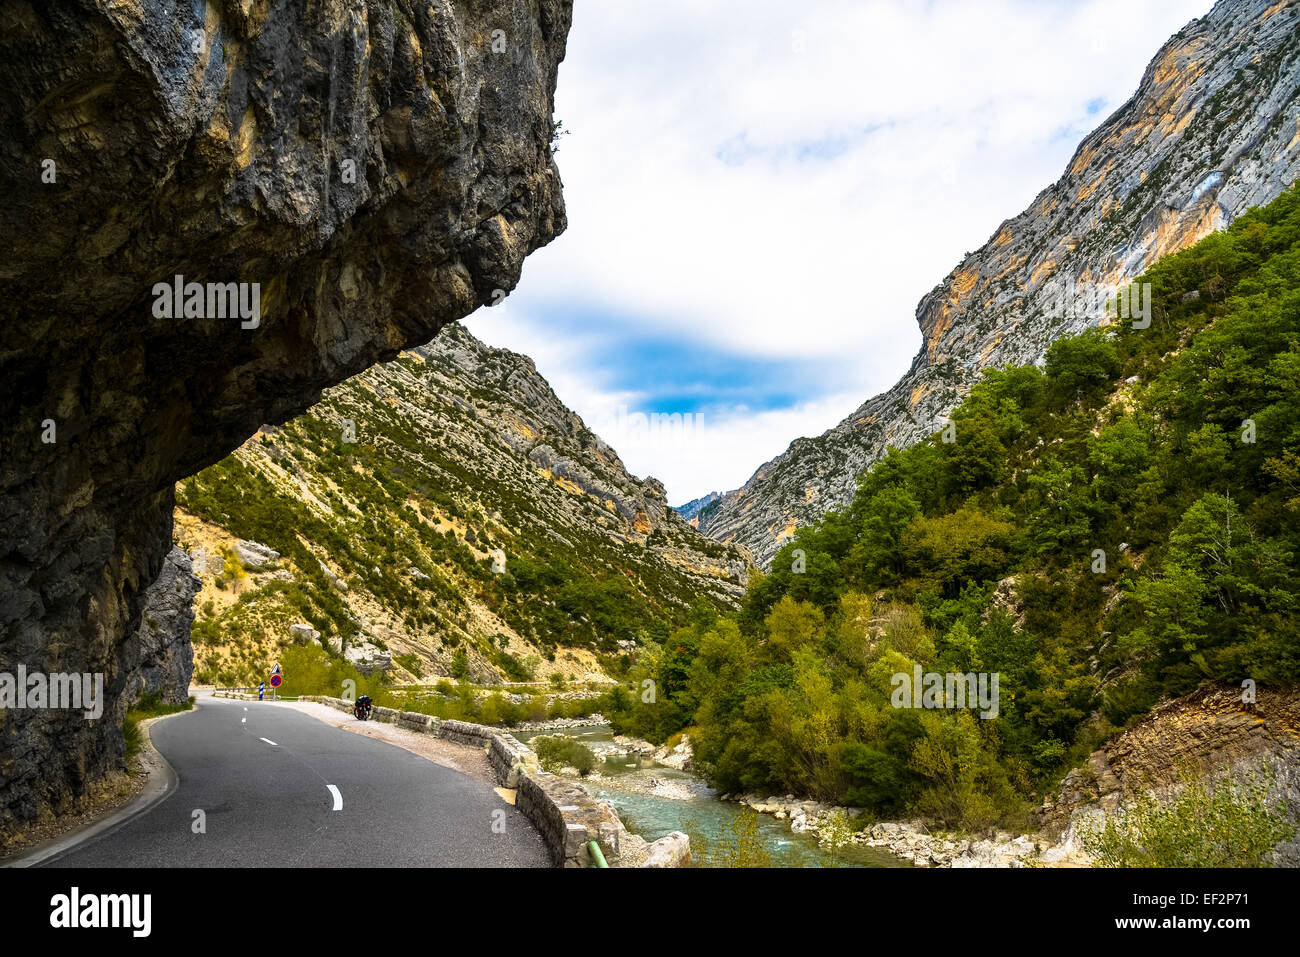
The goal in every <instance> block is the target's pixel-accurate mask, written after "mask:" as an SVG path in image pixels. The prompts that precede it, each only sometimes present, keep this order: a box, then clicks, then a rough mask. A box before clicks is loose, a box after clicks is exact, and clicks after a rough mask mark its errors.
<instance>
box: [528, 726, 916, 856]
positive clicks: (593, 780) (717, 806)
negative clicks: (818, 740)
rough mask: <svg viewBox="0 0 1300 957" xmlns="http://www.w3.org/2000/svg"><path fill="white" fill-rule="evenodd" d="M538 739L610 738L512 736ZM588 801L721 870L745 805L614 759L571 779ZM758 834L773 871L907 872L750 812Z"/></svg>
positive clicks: (657, 767) (590, 729)
mask: <svg viewBox="0 0 1300 957" xmlns="http://www.w3.org/2000/svg"><path fill="white" fill-rule="evenodd" d="M545 734H567V735H570V736H571V737H574V738H576V739H578V740H579V741H582V742H583V743H585V744H588V745H592V746H594V745H599V744H609V743H611V742H612V741H613V740H614V734H613V731H612V730H611V729H610V727H609V725H605V724H602V725H588V726H585V727H575V728H565V729H562V730H559V731H526V732H516V733H515V737H516V738H517V739H519V740H520V741H522V742H527V741H529V740H531V739H532V738H535V737H538V736H539V735H545ZM574 780H576V781H580V782H581V783H582V785H583V786H584V787H585V788H586V789H587V790H588V791H590V792H591V793H592V794H593V795H594V796H595V797H597V798H600V799H602V800H608V801H610V802H611V803H612V804H613V805H614V807H615V808H616V809H617V810H618V815H619V817H620V818H622V819H623V823H624V824H626V825H627V829H628V830H629V831H631V832H632V833H634V834H640V835H641V836H642V837H644V838H645V839H646V840H647V841H654V840H657V839H658V838H661V837H663V836H664V835H665V834H668V833H670V832H672V831H682V832H684V833H685V834H687V835H689V836H690V839H691V859H692V864H693V866H695V867H716V866H722V865H724V864H725V863H726V862H725V857H724V848H723V837H724V835H725V834H726V828H727V826H728V825H734V824H735V823H736V822H738V821H739V819H740V818H741V815H746V814H752V813H753V812H751V811H749V810H748V809H747V808H743V807H741V806H740V805H739V804H734V803H731V802H729V801H719V800H718V796H719V795H718V792H717V791H715V790H713V789H712V788H710V787H709V786H708V785H707V784H706V783H705V782H704V781H703V780H702V779H700V778H699V777H696V776H695V775H694V774H691V773H689V772H687V771H678V770H677V769H676V768H669V767H665V766H664V765H662V764H657V763H655V762H654V761H651V760H650V759H649V758H646V757H638V756H637V755H619V756H617V757H609V758H606V759H605V760H604V761H600V760H599V759H598V760H597V764H596V769H595V771H594V772H593V773H592V774H591V775H590V776H588V777H586V778H574ZM755 817H756V818H757V837H758V840H759V841H760V842H761V844H762V846H763V848H764V850H766V851H767V853H768V855H769V856H770V857H771V860H772V866H773V867H910V866H911V865H910V864H909V863H908V862H907V861H904V860H901V859H899V858H897V857H894V856H893V855H892V854H889V853H888V852H886V851H883V850H880V849H878V848H870V847H859V846H856V845H850V846H849V847H845V848H841V849H840V850H837V851H831V850H828V849H826V848H824V847H822V846H821V845H819V844H818V843H817V838H816V837H815V836H813V835H811V834H796V833H794V832H793V831H791V830H790V823H789V822H788V821H780V820H777V819H776V818H774V817H772V816H771V815H768V814H757V815H755Z"/></svg>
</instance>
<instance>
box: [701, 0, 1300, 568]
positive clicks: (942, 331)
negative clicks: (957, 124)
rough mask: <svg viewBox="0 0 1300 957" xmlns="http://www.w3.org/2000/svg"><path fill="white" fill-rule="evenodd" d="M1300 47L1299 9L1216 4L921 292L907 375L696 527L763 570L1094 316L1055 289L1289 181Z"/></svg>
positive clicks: (1295, 167)
mask: <svg viewBox="0 0 1300 957" xmlns="http://www.w3.org/2000/svg"><path fill="white" fill-rule="evenodd" d="M1298 38H1300V4H1295V3H1270V2H1267V0H1220V2H1219V3H1218V4H1216V5H1215V7H1214V8H1213V10H1211V11H1210V13H1208V14H1207V15H1206V16H1205V17H1203V18H1202V19H1200V20H1194V21H1192V22H1191V23H1189V24H1188V25H1187V26H1186V27H1184V28H1183V29H1182V30H1180V31H1179V32H1178V33H1177V34H1176V35H1175V36H1174V37H1173V38H1172V39H1170V40H1169V42H1168V43H1166V44H1165V45H1164V47H1162V48H1161V50H1160V52H1159V53H1157V54H1156V56H1155V59H1153V60H1152V61H1151V63H1150V65H1149V66H1148V67H1147V70H1146V73H1145V74H1144V76H1143V78H1142V83H1141V85H1140V86H1139V87H1138V90H1137V92H1136V93H1135V94H1134V95H1133V97H1132V98H1131V99H1130V100H1129V101H1128V102H1127V103H1125V104H1124V106H1122V107H1121V108H1120V109H1119V110H1117V111H1116V112H1115V113H1114V114H1113V115H1112V116H1111V117H1110V118H1109V119H1108V120H1106V122H1105V123H1103V124H1102V125H1101V126H1100V127H1098V128H1097V129H1096V130H1095V131H1094V132H1093V133H1092V134H1091V135H1089V136H1088V137H1087V138H1086V139H1085V140H1084V141H1083V143H1082V144H1080V146H1079V148H1078V150H1077V151H1076V152H1075V154H1074V158H1073V159H1072V160H1071V162H1070V165H1069V167H1068V168H1067V169H1066V171H1065V173H1064V174H1063V175H1062V176H1061V178H1060V179H1059V180H1057V181H1056V183H1054V184H1053V185H1051V186H1049V187H1048V188H1047V189H1045V190H1043V192H1041V193H1040V194H1039V195H1038V197H1037V198H1036V199H1035V200H1034V202H1033V204H1032V205H1031V206H1030V207H1029V208H1028V209H1026V210H1025V211H1024V212H1022V213H1021V214H1020V215H1019V216H1016V217H1015V218H1013V219H1009V220H1007V221H1006V222H1004V223H1003V224H1002V225H1001V226H999V227H998V228H997V230H995V231H994V233H993V236H992V238H991V239H990V240H989V241H988V242H987V243H985V244H984V246H983V247H982V248H980V249H979V250H978V251H976V252H974V253H972V254H970V255H969V256H967V257H966V258H965V259H964V260H963V261H962V262H961V263H960V264H959V265H958V266H957V268H956V269H954V270H953V271H952V272H951V273H949V274H948V276H946V277H945V278H944V280H943V282H941V283H940V284H939V285H937V286H936V287H935V288H934V289H933V290H932V291H931V292H930V293H929V294H928V295H926V296H925V297H924V298H923V299H922V300H921V302H920V304H919V305H918V306H917V311H916V319H917V322H918V323H919V325H920V327H921V332H922V336H923V344H922V347H921V351H920V352H919V353H918V354H917V356H916V358H915V359H914V360H913V362H912V367H911V368H910V369H909V370H908V372H907V374H906V375H904V376H903V378H902V379H900V380H899V381H898V383H896V384H895V385H894V386H893V387H892V388H891V389H890V390H889V391H887V392H885V393H883V394H881V395H878V396H875V397H874V398H872V399H869V400H868V401H866V402H865V403H863V404H862V406H860V407H859V408H858V409H857V411H855V412H854V413H853V414H852V415H850V416H849V417H848V418H847V419H845V420H844V421H843V422H841V423H840V424H839V425H837V426H836V427H835V428H834V429H831V430H830V431H828V432H825V433H823V434H822V435H821V436H819V437H817V438H811V439H798V440H796V441H795V442H794V443H793V444H792V445H791V446H790V448H789V449H787V450H786V451H785V452H784V453H782V454H781V455H780V456H778V457H777V458H775V459H773V460H772V461H770V462H768V463H766V464H764V465H763V466H761V467H760V468H759V469H758V471H757V472H755V473H754V476H753V477H752V478H751V479H750V480H749V481H748V482H747V483H746V484H745V485H744V487H742V488H740V489H737V490H736V491H734V492H730V493H728V494H727V495H726V496H724V498H723V500H722V501H721V502H719V503H717V504H716V505H713V506H711V507H710V508H708V509H707V510H705V511H703V512H701V514H700V516H699V521H700V528H701V531H705V532H706V533H707V534H709V535H711V536H713V537H714V538H717V539H719V540H722V541H730V542H735V543H737V544H740V545H743V546H745V547H747V548H748V549H749V550H750V551H751V552H752V553H753V554H754V556H755V558H756V560H757V561H758V563H759V564H761V565H763V566H764V567H766V566H767V565H768V564H769V563H770V562H771V559H772V556H773V554H774V553H775V551H776V549H777V548H778V547H779V545H780V543H781V542H782V541H783V540H784V539H785V538H787V537H788V536H789V535H791V534H793V532H794V529H795V528H797V527H798V526H799V525H802V524H806V523H808V522H811V521H814V520H815V519H817V518H818V517H819V516H821V515H822V514H824V513H825V512H826V511H827V510H828V509H831V508H836V507H839V506H842V505H844V504H846V503H847V502H848V501H849V500H850V499H851V498H852V496H853V491H854V488H855V480H856V477H857V475H858V474H859V473H861V472H862V471H863V470H864V469H866V468H868V467H870V466H871V465H872V463H874V462H875V461H876V460H877V459H878V458H879V457H880V456H881V455H883V454H884V451H885V450H886V449H887V448H888V447H890V446H898V447H902V446H906V445H909V444H911V443H912V442H915V441H916V440H917V439H919V438H922V437H924V436H926V435H929V434H931V433H933V432H935V431H936V430H937V429H938V428H939V427H940V423H941V421H942V419H943V417H944V416H945V415H946V414H947V413H948V412H950V411H951V410H952V408H953V407H954V406H955V405H957V403H958V402H959V401H960V398H961V396H962V395H964V394H965V392H966V391H967V390H968V389H969V388H970V386H971V384H972V383H973V382H974V381H975V380H976V379H977V378H978V376H979V374H980V373H981V371H982V370H984V369H987V368H991V367H997V366H1004V365H1012V364H1024V363H1031V362H1037V361H1039V360H1041V359H1042V357H1043V355H1044V354H1045V352H1046V350H1047V347H1048V345H1049V344H1050V343H1051V342H1052V341H1053V340H1054V339H1056V338H1059V337H1060V336H1062V335H1068V334H1073V333H1078V332H1081V331H1083V329H1085V328H1087V327H1088V326H1089V325H1096V324H1097V323H1098V319H1097V318H1096V317H1089V316H1085V315H1078V314H1077V313H1079V312H1082V311H1083V310H1079V309H1064V310H1062V309H1058V308H1053V300H1055V299H1057V296H1056V289H1058V288H1059V287H1061V286H1065V285H1066V284H1067V283H1073V284H1075V288H1076V289H1078V290H1079V291H1082V290H1083V289H1085V288H1101V289H1105V288H1107V287H1110V286H1113V285H1117V284H1120V283H1122V282H1124V281H1125V280H1128V279H1131V278H1133V277H1136V276H1138V275H1139V274H1141V272H1142V271H1143V269H1145V268H1146V267H1148V266H1150V265H1151V264H1152V263H1154V262H1155V261H1156V260H1157V259H1159V258H1160V257H1161V256H1164V255H1165V254H1167V253H1170V252H1174V251H1176V250H1179V249H1182V248H1184V247H1187V246H1190V245H1192V244H1193V243H1195V242H1196V241H1197V240H1199V239H1201V238H1203V237H1204V236H1205V235H1206V234H1207V233H1210V232H1212V231H1213V230H1215V229H1220V228H1222V227H1224V226H1226V225H1228V223H1230V222H1231V221H1232V220H1233V219H1234V218H1235V217H1237V216H1239V215H1240V214H1241V213H1243V212H1245V211H1246V210H1248V209H1250V208H1251V207H1253V206H1258V205H1260V204H1262V203H1266V202H1268V201H1269V200H1271V199H1273V198H1274V197H1276V196H1277V195H1278V194H1279V193H1280V192H1282V191H1283V190H1284V189H1285V188H1286V187H1287V186H1289V185H1291V183H1293V182H1294V181H1295V178H1296V174H1297V172H1298V171H1300V39H1298ZM1153 39H1154V38H1153ZM1098 68H1099V69H1104V68H1105V64H1104V63H1099V64H1098ZM1062 313H1065V314H1062ZM1071 313H1074V314H1071Z"/></svg>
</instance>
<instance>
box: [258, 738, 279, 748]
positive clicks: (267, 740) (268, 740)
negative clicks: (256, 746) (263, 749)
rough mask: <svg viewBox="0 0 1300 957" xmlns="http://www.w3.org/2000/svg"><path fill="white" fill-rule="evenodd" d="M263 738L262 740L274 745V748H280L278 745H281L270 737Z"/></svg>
mask: <svg viewBox="0 0 1300 957" xmlns="http://www.w3.org/2000/svg"><path fill="white" fill-rule="evenodd" d="M261 740H262V741H265V742H266V743H267V744H269V745H270V746H271V747H273V748H278V747H279V745H278V744H276V743H275V742H274V741H272V740H271V739H270V738H262V739H261Z"/></svg>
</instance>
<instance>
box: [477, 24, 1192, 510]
mask: <svg viewBox="0 0 1300 957" xmlns="http://www.w3.org/2000/svg"><path fill="white" fill-rule="evenodd" d="M1210 6H1211V2H1210V0H928V2H921V0H881V2H871V0H800V2H798V3H795V2H791V0H725V2H724V0H656V2H654V3H646V2H644V0H579V2H578V3H577V4H576V10H575V15H574V23H573V31H572V33H571V34H570V37H569V47H568V56H567V58H566V60H565V62H564V64H563V65H562V66H561V68H560V81H559V91H558V94H557V96H556V118H557V119H559V120H561V121H563V124H564V128H565V129H566V130H568V131H570V132H569V134H568V135H566V136H563V137H562V138H561V140H560V151H559V154H558V155H557V157H556V158H557V161H558V164H559V167H560V173H561V175H562V177H563V179H564V193H565V199H566V203H567V206H568V211H569V228H568V231H567V232H566V233H564V235H562V236H560V238H559V239H557V240H556V241H555V242H553V243H552V244H551V245H550V246H549V247H547V248H546V249H543V250H540V251H538V252H536V253H534V254H533V255H532V256H531V257H530V258H529V259H528V261H527V263H526V264H525V266H524V274H523V281H522V282H521V284H520V286H519V288H518V289H517V290H515V292H514V293H512V294H511V296H510V297H509V298H508V299H507V300H506V301H505V302H503V303H502V304H501V305H499V306H497V307H495V308H492V309H481V310H479V311H478V312H477V313H476V314H474V315H473V316H471V317H470V318H469V319H468V320H466V323H467V325H468V326H469V328H470V330H471V331H472V332H473V333H474V334H475V335H476V336H478V337H479V338H481V339H483V340H484V341H485V342H487V343H489V344H491V345H494V346H502V347H505V348H509V349H513V350H515V351H518V352H523V353H525V354H527V355H529V356H531V357H532V358H533V359H534V360H536V362H537V367H538V369H539V370H540V371H541V372H542V374H543V375H545V376H546V377H547V378H548V379H549V380H550V382H551V384H552V386H553V387H554V388H555V391H556V393H557V394H558V395H559V397H560V398H561V400H563V401H564V402H565V403H566V404H568V405H569V406H570V407H571V408H573V409H574V410H576V411H577V412H578V413H579V414H580V415H582V416H583V418H584V419H585V420H586V421H587V423H588V425H589V426H591V427H592V428H594V429H595V430H596V431H597V432H598V433H599V434H600V435H601V436H602V437H604V438H605V439H606V440H607V441H609V442H610V443H611V444H612V445H613V446H614V447H615V448H616V449H617V450H618V451H619V453H620V455H621V456H622V457H623V460H624V463H625V464H626V465H627V466H628V468H629V469H630V470H631V471H632V472H633V473H634V474H637V475H640V476H646V475H654V476H656V477H657V478H659V479H661V480H662V481H663V482H664V483H665V485H666V486H667V487H668V497H669V500H670V501H671V502H673V503H674V504H680V503H682V502H685V501H686V500H688V499H691V498H694V497H695V496H698V495H702V494H704V493H706V492H709V491H711V490H714V489H717V490H721V491H726V490H728V489H732V488H736V487H738V486H739V485H741V484H743V483H744V482H745V481H746V480H747V479H748V478H749V476H750V475H751V474H752V473H753V472H754V470H755V469H756V468H757V467H758V466H759V465H761V464H762V463H763V462H765V461H766V460H767V459H770V458H771V457H773V456H775V455H777V454H779V453H780V452H781V451H783V450H784V449H785V447H786V446H787V445H788V444H789V443H790V441H791V440H792V439H794V438H796V437H798V436H801V435H815V434H818V433H820V432H822V431H824V430H826V429H827V428H830V427H831V426H833V425H834V424H835V423H836V422H838V421H839V420H840V419H842V418H843V417H844V416H845V415H847V414H848V413H850V412H851V411H853V409H855V408H856V407H857V406H858V405H860V404H861V403H862V402H863V401H864V400H865V399H867V398H868V397H870V396H872V395H874V394H876V393H878V392H881V391H883V390H885V389H886V388H888V387H889V386H890V385H891V384H893V382H894V381H895V380H896V379H897V378H898V377H899V376H900V375H901V374H902V373H903V372H904V371H905V370H906V369H907V366H908V365H909V363H910V362H911V360H912V357H913V355H914V354H915V353H916V350H917V348H918V346H919V345H920V333H919V332H918V330H917V327H916V322H915V318H914V314H915V308H916V303H917V301H918V300H919V299H920V297H921V296H922V295H923V294H925V293H926V292H928V291H929V290H930V289H931V288H933V287H934V286H935V285H936V284H937V283H938V282H939V281H940V280H941V279H942V278H943V277H944V276H945V275H946V274H947V273H948V272H949V270H951V269H952V267H953V266H954V265H956V263H957V262H958V260H959V259H960V258H961V257H962V256H963V255H964V254H965V253H966V252H967V251H971V250H974V249H977V248H978V247H980V246H981V245H983V243H984V242H985V241H987V240H988V239H989V237H990V236H992V235H993V233H994V232H995V231H996V229H997V227H998V225H999V224H1000V223H1001V222H1002V220H1004V219H1007V218H1009V217H1011V216H1013V215H1015V214H1017V213H1019V212H1020V211H1021V210H1022V209H1024V208H1025V207H1026V206H1028V205H1029V203H1030V202H1031V201H1032V199H1033V198H1034V196H1035V195H1036V194H1037V193H1038V192H1039V191H1040V190H1041V189H1042V188H1043V187H1045V186H1047V185H1048V184H1049V183H1051V182H1053V181H1054V180H1055V179H1056V178H1057V177H1058V176H1059V175H1060V173H1061V171H1062V170H1063V169H1064V167H1065V164H1066V163H1067V162H1068V160H1069V158H1070V156H1071V154H1072V153H1073V152H1074V149H1075V147H1076V146H1077V145H1078V143H1079V141H1080V140H1081V139H1082V138H1083V137H1084V136H1085V135H1086V134H1087V133H1088V132H1089V131H1090V130H1092V129H1093V128H1094V127H1096V126H1097V125H1099V124H1100V123H1101V122H1102V121H1103V120H1104V119H1105V118H1106V117H1107V116H1109V115H1110V113H1112V112H1113V111H1114V110H1115V109H1117V108H1118V107H1119V106H1120V105H1122V104H1123V102H1124V101H1125V100H1127V99H1128V97H1129V96H1130V95H1131V94H1132V92H1133V91H1134V90H1135V89H1136V87H1137V84H1138V82H1139V80H1140V79H1141V76H1142V71H1143V69H1144V68H1145V66H1146V64H1147V62H1148V61H1149V60H1150V59H1151V57H1152V56H1153V55H1154V53H1155V52H1156V50H1157V49H1159V47H1160V46H1161V44H1162V43H1164V41H1165V40H1166V39H1168V37H1169V36H1170V35H1172V34H1173V33H1175V32H1176V31H1177V30H1178V29H1179V28H1181V27H1182V26H1183V25H1184V24H1185V23H1187V22H1188V21H1189V20H1191V19H1193V18H1194V17H1198V16H1203V15H1204V14H1205V13H1206V12H1207V11H1208V10H1209V8H1210ZM637 413H641V414H643V415H645V416H647V417H648V416H650V415H656V416H666V415H670V414H672V413H683V414H689V415H690V418H689V419H683V420H681V424H680V425H679V424H678V423H677V420H666V419H649V418H644V419H643V418H641V417H640V416H638V414H637ZM687 423H689V427H687Z"/></svg>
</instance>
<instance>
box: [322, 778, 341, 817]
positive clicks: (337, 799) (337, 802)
mask: <svg viewBox="0 0 1300 957" xmlns="http://www.w3.org/2000/svg"><path fill="white" fill-rule="evenodd" d="M325 787H327V788H329V792H330V794H333V795H334V810H336V811H341V810H343V794H342V792H340V791H339V789H338V785H336V784H327V785H325Z"/></svg>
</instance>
